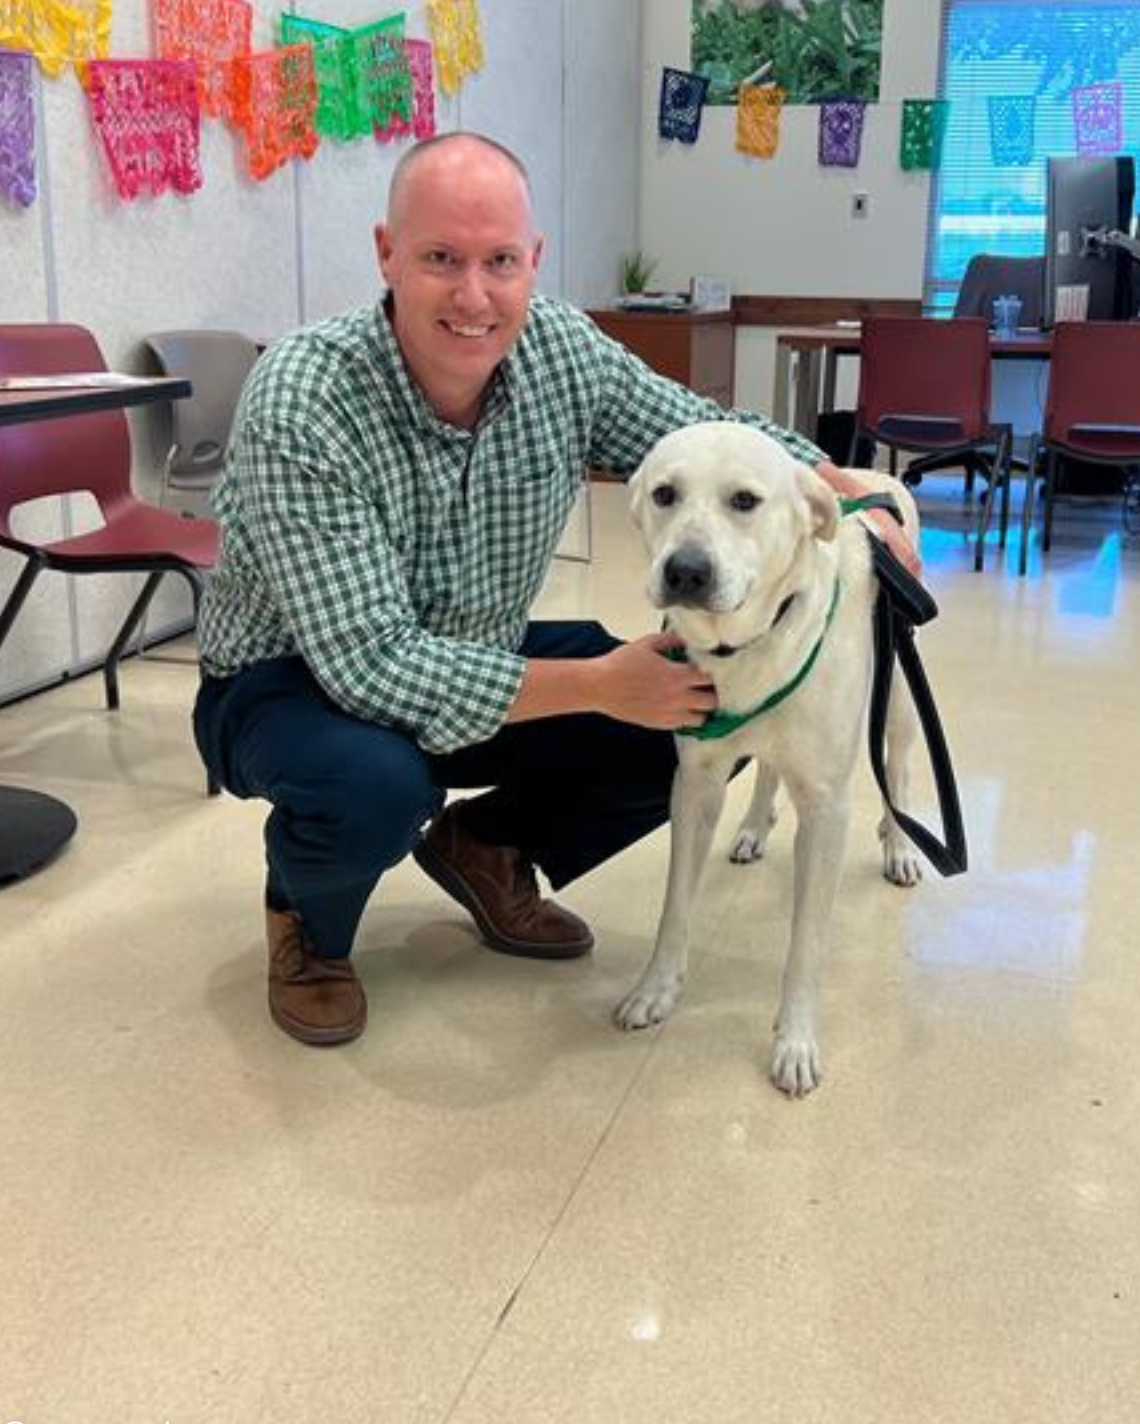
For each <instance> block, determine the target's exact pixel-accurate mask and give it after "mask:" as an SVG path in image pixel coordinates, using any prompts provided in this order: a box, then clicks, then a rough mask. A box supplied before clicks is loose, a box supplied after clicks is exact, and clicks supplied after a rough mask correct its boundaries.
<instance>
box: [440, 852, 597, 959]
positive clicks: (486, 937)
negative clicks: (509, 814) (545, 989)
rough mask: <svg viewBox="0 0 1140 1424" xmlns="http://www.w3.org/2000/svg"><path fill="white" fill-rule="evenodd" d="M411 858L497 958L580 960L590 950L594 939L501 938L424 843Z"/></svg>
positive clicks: (470, 895)
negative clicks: (462, 911) (464, 913)
mask: <svg viewBox="0 0 1140 1424" xmlns="http://www.w3.org/2000/svg"><path fill="white" fill-rule="evenodd" d="M412 857H413V859H414V860H415V862H416V864H417V865H418V866H419V868H420V869H421V870H422V871H423V872H424V874H425V875H427V876H428V877H429V878H430V879H432V880H434V881H435V883H436V884H437V885H438V886H439V888H440V889H441V890H443V891H444V892H445V893H446V894H448V895H450V896H451V898H452V899H453V900H457V901H458V902H459V904H461V905H462V906H463V908H464V909H465V910H466V911H467V913H468V914H469V915H470V916H471V918H472V919H473V920H474V921H475V924H476V925H477V927H478V929H479V933H480V935H482V937H483V943H484V944H485V945H486V946H487V947H488V949H493V950H495V952H496V953H498V954H510V955H513V956H514V958H516V959H581V958H582V956H583V955H584V954H589V952H590V950H591V949H593V947H594V937H593V935H589V936H588V937H587V938H586V939H584V940H577V941H575V940H571V941H570V942H569V943H567V944H555V945H547V944H535V943H534V942H533V941H532V940H516V939H509V938H508V937H507V936H505V935H501V934H500V933H499V932H498V930H496V929H495V927H494V925H493V924H491V922H490V920H488V918H487V916H486V915H485V914H484V912H483V907H482V905H481V904H480V903H479V898H478V896H477V895H476V894H475V892H474V891H473V890H472V889H471V887H470V886H469V885H468V884H467V882H466V881H465V880H464V879H463V878H462V876H460V875H458V874H457V873H456V872H455V871H454V870H452V868H451V866H450V865H448V864H447V863H446V861H443V860H441V859H440V857H439V856H437V855H436V854H435V852H434V851H433V850H432V849H431V847H430V846H429V845H428V843H427V841H425V840H420V841H418V842H417V843H416V845H415V846H414V847H413V849H412Z"/></svg>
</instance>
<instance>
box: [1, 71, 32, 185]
mask: <svg viewBox="0 0 1140 1424" xmlns="http://www.w3.org/2000/svg"><path fill="white" fill-rule="evenodd" d="M0 195H2V196H3V197H5V198H7V199H8V200H9V201H10V202H13V203H19V204H20V206H21V207H24V208H30V207H31V205H32V204H33V203H34V202H35V200H36V123H35V110H34V108H33V105H32V56H31V55H30V54H25V53H23V52H22V51H20V50H8V49H0Z"/></svg>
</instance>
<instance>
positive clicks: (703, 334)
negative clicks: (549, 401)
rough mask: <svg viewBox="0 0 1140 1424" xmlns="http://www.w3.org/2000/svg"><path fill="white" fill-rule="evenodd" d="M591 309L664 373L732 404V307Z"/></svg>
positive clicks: (604, 327) (610, 332)
mask: <svg viewBox="0 0 1140 1424" xmlns="http://www.w3.org/2000/svg"><path fill="white" fill-rule="evenodd" d="M587 315H588V316H590V317H592V318H593V320H594V321H595V322H596V323H597V324H598V326H600V327H601V328H602V330H603V331H604V332H605V333H606V335H607V336H612V337H613V339H614V340H615V341H620V342H621V344H622V345H623V346H626V347H628V348H629V350H630V351H632V352H633V353H634V355H635V356H640V357H641V359H642V360H643V361H644V362H645V364H646V365H647V366H652V367H653V369H654V370H655V371H660V372H661V374H662V375H663V376H668V377H669V378H670V379H671V380H674V381H679V382H680V383H681V385H683V386H688V387H689V389H690V390H692V391H696V393H697V394H698V395H701V396H708V397H709V398H710V399H711V400H715V401H719V402H720V404H721V405H723V406H725V407H728V406H731V405H732V391H733V386H734V384H735V380H736V329H735V325H734V320H733V315H732V312H731V311H700V310H689V311H638V310H633V309H628V310H627V309H622V308H620V307H601V308H597V309H595V310H592V311H590V312H588V313H587Z"/></svg>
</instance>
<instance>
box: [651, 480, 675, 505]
mask: <svg viewBox="0 0 1140 1424" xmlns="http://www.w3.org/2000/svg"><path fill="white" fill-rule="evenodd" d="M652 498H653V503H654V504H655V505H657V506H658V508H659V509H668V508H669V506H670V505H671V504H675V503H676V502H677V491H676V490H675V489H674V488H673V486H672V485H657V486H656V488H655V489H654V491H653V496H652Z"/></svg>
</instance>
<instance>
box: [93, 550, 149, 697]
mask: <svg viewBox="0 0 1140 1424" xmlns="http://www.w3.org/2000/svg"><path fill="white" fill-rule="evenodd" d="M162 575H163V570H162V569H159V570H157V572H155V573H153V574H148V575H147V580H146V583H144V584H143V586H142V592H141V593H140V594H139V596H138V598H136V599H135V601H134V603H133V604H132V605H131V611H130V612H129V613H128V614H127V616H126V618H125V620H124V622H123V626H122V627H121V628H120V629H119V631H118V633H117V634H116V636H115V641H114V642H113V643H112V644H111V647H110V650H109V651H108V653H107V658H106V661H105V662H104V664H103V685H104V687H105V688H106V692H107V706H108V708H109V709H110V710H111V711H112V712H114V711H115V710H116V708H117V707H118V705H119V660H120V659H121V658H122V656H123V649H124V648H125V647H126V646H127V644H128V643H129V642H130V640H131V635H132V634H133V633H134V631H135V629H136V628H137V627H138V625H139V623H140V622H141V621H142V620H143V618H144V617H145V616H146V611H147V609H148V608H149V607H150V604H151V600H152V599H153V598H154V595H155V594H156V593H157V592H158V586H159V584H160V583H161V582H162Z"/></svg>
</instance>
